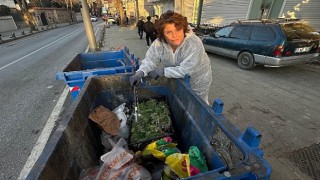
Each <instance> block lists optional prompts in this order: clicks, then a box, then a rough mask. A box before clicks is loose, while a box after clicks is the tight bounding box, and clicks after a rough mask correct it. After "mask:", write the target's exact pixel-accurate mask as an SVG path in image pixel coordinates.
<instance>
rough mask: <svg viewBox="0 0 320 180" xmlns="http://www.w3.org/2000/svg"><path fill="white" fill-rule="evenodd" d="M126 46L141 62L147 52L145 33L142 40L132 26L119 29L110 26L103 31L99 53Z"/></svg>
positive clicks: (115, 26) (118, 27)
mask: <svg viewBox="0 0 320 180" xmlns="http://www.w3.org/2000/svg"><path fill="white" fill-rule="evenodd" d="M123 46H126V47H128V48H129V51H130V53H132V54H134V55H135V57H137V58H140V60H142V59H143V58H144V57H145V54H146V52H147V50H148V47H147V42H146V38H145V33H144V34H143V37H142V39H140V38H139V35H138V30H137V29H136V27H135V26H134V25H131V26H128V27H120V26H117V25H111V26H110V28H106V29H105V35H104V42H103V47H102V48H101V51H107V50H110V49H112V48H119V47H123Z"/></svg>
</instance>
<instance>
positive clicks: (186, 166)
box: [165, 146, 208, 178]
mask: <svg viewBox="0 0 320 180" xmlns="http://www.w3.org/2000/svg"><path fill="white" fill-rule="evenodd" d="M165 163H166V164H167V165H168V166H169V167H170V168H171V170H172V171H174V172H175V173H176V174H177V175H178V176H179V177H180V178H185V177H190V176H194V175H196V174H199V173H204V172H207V171H208V166H207V164H206V160H205V158H204V157H203V155H202V153H201V152H200V151H199V149H198V147H196V146H191V147H190V148H189V151H188V154H180V153H175V154H172V155H170V156H168V157H167V158H166V161H165Z"/></svg>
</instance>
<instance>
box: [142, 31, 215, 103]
mask: <svg viewBox="0 0 320 180" xmlns="http://www.w3.org/2000/svg"><path fill="white" fill-rule="evenodd" d="M159 64H163V66H164V67H165V68H164V76H165V77H166V78H184V76H185V75H186V74H189V75H190V76H191V79H190V84H191V87H192V89H193V90H194V91H195V92H196V93H197V94H198V95H199V96H200V97H201V98H202V99H203V100H204V101H205V102H207V103H208V93H209V88H210V85H211V81H212V71H211V64H210V59H209V57H208V55H207V53H206V52H205V50H204V47H203V44H202V42H201V40H200V38H199V37H198V36H196V35H195V34H193V33H186V37H185V38H184V40H183V42H182V43H181V45H180V46H179V47H178V48H177V49H176V51H175V52H174V53H173V50H172V48H171V46H170V45H169V44H167V43H165V42H164V41H163V42H160V41H159V39H156V40H155V41H154V42H153V43H152V45H151V46H150V47H149V49H148V51H147V53H146V57H145V58H144V59H143V60H142V61H141V65H140V68H139V70H138V71H143V72H144V76H147V74H148V73H149V72H150V71H152V70H154V69H156V68H157V67H158V65H159ZM208 104H209V103H208Z"/></svg>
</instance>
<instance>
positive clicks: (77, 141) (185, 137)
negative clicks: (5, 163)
mask: <svg viewBox="0 0 320 180" xmlns="http://www.w3.org/2000/svg"><path fill="white" fill-rule="evenodd" d="M128 79H129V75H128V74H117V75H108V76H99V77H90V78H88V80H87V81H86V82H85V84H84V86H83V90H82V91H81V92H80V94H79V97H78V98H77V99H76V101H74V102H73V104H72V106H71V108H70V109H69V111H68V113H67V114H66V115H65V116H64V117H62V120H61V122H60V124H59V125H58V127H57V128H56V131H55V132H54V133H53V134H52V136H51V138H50V139H49V141H48V143H47V144H46V146H45V148H44V151H43V152H42V154H41V155H40V157H39V159H38V160H37V161H36V163H35V165H34V166H33V168H32V169H31V171H30V172H29V174H28V176H27V178H26V179H30V180H31V179H77V178H79V175H80V172H81V170H82V169H87V168H90V167H93V166H97V165H99V157H100V156H101V155H102V154H103V152H102V146H101V141H100V134H101V130H100V128H98V127H97V125H96V124H95V123H94V122H92V121H91V120H89V118H88V117H89V114H90V112H91V111H92V110H93V109H95V108H96V107H98V106H100V105H102V106H104V107H107V108H109V109H114V108H115V107H117V106H119V105H120V104H122V103H124V102H125V103H127V105H132V103H133V99H134V98H133V92H132V88H131V87H130V84H129V80H128ZM137 93H138V94H137V96H138V99H139V101H140V100H141V101H142V100H147V99H150V98H154V99H158V98H161V99H165V101H166V102H167V104H168V106H169V108H170V114H171V119H172V126H173V129H174V134H175V136H176V138H177V140H178V148H179V149H180V150H181V151H182V152H187V150H188V149H189V147H190V146H197V147H198V148H199V150H200V151H201V152H202V153H203V155H204V156H205V159H206V162H207V165H208V168H209V171H208V172H205V173H201V174H197V175H195V176H192V177H190V178H187V179H270V175H271V171H272V170H271V167H270V165H269V164H268V163H267V162H266V161H265V159H264V158H263V151H262V150H261V149H259V142H260V140H261V138H262V136H261V134H260V133H259V132H258V131H256V130H255V129H254V128H252V127H249V128H248V129H247V130H246V131H245V132H240V131H239V129H238V128H237V127H235V126H234V125H233V124H232V123H231V122H230V121H229V120H228V119H226V118H225V117H224V115H223V114H222V113H221V112H222V110H223V102H222V101H221V100H219V99H216V100H215V103H214V105H213V106H212V107H210V106H208V105H207V104H206V103H205V102H204V101H203V100H202V99H201V98H199V97H198V96H197V95H196V94H195V93H194V92H193V91H192V89H191V87H190V85H189V79H188V78H185V79H184V80H183V79H166V78H159V79H158V80H157V81H156V80H151V79H149V78H144V80H143V83H141V85H140V86H139V87H137Z"/></svg>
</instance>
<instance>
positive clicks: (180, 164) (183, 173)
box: [165, 153, 190, 178]
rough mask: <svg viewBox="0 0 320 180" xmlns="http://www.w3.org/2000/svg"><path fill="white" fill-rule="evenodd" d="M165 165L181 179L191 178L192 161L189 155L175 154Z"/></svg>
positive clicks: (167, 159) (169, 157)
mask: <svg viewBox="0 0 320 180" xmlns="http://www.w3.org/2000/svg"><path fill="white" fill-rule="evenodd" d="M165 163H166V164H167V165H168V166H169V167H170V168H171V169H172V170H173V171H174V172H175V173H176V174H177V175H178V176H179V177H180V178H186V177H190V159H189V155H188V154H181V153H174V154H171V155H170V156H168V157H167V158H166V161H165Z"/></svg>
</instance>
